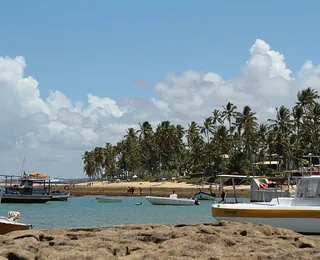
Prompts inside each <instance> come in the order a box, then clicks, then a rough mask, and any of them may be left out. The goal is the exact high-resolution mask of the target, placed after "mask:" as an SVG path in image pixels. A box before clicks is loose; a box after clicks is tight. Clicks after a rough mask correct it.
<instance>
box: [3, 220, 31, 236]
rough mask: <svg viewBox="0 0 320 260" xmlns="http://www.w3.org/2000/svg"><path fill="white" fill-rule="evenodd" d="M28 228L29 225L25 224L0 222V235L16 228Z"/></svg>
mask: <svg viewBox="0 0 320 260" xmlns="http://www.w3.org/2000/svg"><path fill="white" fill-rule="evenodd" d="M29 229H30V226H29V225H25V224H20V223H1V222H0V235H4V234H7V233H9V232H12V231H16V230H29Z"/></svg>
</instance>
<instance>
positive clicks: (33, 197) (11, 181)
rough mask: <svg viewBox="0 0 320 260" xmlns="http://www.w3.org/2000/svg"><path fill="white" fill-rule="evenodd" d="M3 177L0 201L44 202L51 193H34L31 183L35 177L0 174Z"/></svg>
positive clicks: (48, 198) (35, 179)
mask: <svg viewBox="0 0 320 260" xmlns="http://www.w3.org/2000/svg"><path fill="white" fill-rule="evenodd" d="M0 176H1V177H5V181H4V186H3V188H2V198H1V203H46V202H47V201H49V200H50V198H51V195H49V194H48V193H39V194H36V193H34V187H33V184H34V182H35V181H37V180H38V179H37V178H32V177H29V176H27V177H26V176H25V177H22V178H21V177H20V176H14V175H0Z"/></svg>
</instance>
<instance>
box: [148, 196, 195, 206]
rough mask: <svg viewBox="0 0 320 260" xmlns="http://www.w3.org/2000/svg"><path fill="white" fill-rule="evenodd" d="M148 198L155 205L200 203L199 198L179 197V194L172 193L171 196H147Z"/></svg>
mask: <svg viewBox="0 0 320 260" xmlns="http://www.w3.org/2000/svg"><path fill="white" fill-rule="evenodd" d="M146 200H147V201H149V202H150V203H151V204H153V205H171V206H194V205H199V202H198V200H196V199H194V198H190V199H187V198H178V196H177V194H170V196H169V197H154V196H146Z"/></svg>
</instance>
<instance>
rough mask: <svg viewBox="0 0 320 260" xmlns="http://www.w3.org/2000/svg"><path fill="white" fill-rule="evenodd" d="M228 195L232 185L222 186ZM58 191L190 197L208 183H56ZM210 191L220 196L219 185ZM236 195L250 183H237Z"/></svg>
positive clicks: (247, 191) (246, 194) (247, 190)
mask: <svg viewBox="0 0 320 260" xmlns="http://www.w3.org/2000/svg"><path fill="white" fill-rule="evenodd" d="M129 187H133V188H134V192H133V193H130V192H128V188H129ZM224 189H225V190H226V191H229V193H228V195H229V196H233V193H232V195H231V192H230V191H233V187H232V186H224ZM52 190H55V191H60V192H70V195H71V196H75V197H76V196H85V195H106V196H165V197H167V196H169V195H170V194H171V193H176V194H177V195H178V196H179V197H191V196H193V195H194V194H195V193H197V192H199V191H203V192H207V193H210V186H209V185H197V184H189V183H185V182H181V183H178V182H119V183H106V182H88V183H81V184H75V185H62V184H58V185H55V187H54V188H53V189H52ZM212 192H213V193H215V194H216V195H217V196H220V195H219V194H220V191H219V187H218V186H217V185H213V186H212ZM236 193H237V196H243V197H249V194H250V185H237V186H236Z"/></svg>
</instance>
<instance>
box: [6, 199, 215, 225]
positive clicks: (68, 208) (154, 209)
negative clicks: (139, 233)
mask: <svg viewBox="0 0 320 260" xmlns="http://www.w3.org/2000/svg"><path fill="white" fill-rule="evenodd" d="M114 198H122V203H98V202H97V201H96V199H95V196H84V197H74V198H70V199H69V200H68V201H49V202H47V203H44V204H14V203H4V204H0V216H7V214H8V211H9V210H14V211H19V212H20V213H21V219H20V221H21V222H23V223H27V224H33V225H34V229H47V228H70V227H95V226H113V225H120V224H177V223H203V222H214V221H215V220H214V218H213V217H212V216H211V205H212V202H211V201H200V205H199V206H154V205H152V204H150V203H149V202H148V201H147V200H146V199H145V198H144V197H114ZM137 202H142V205H135V203H137Z"/></svg>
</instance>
